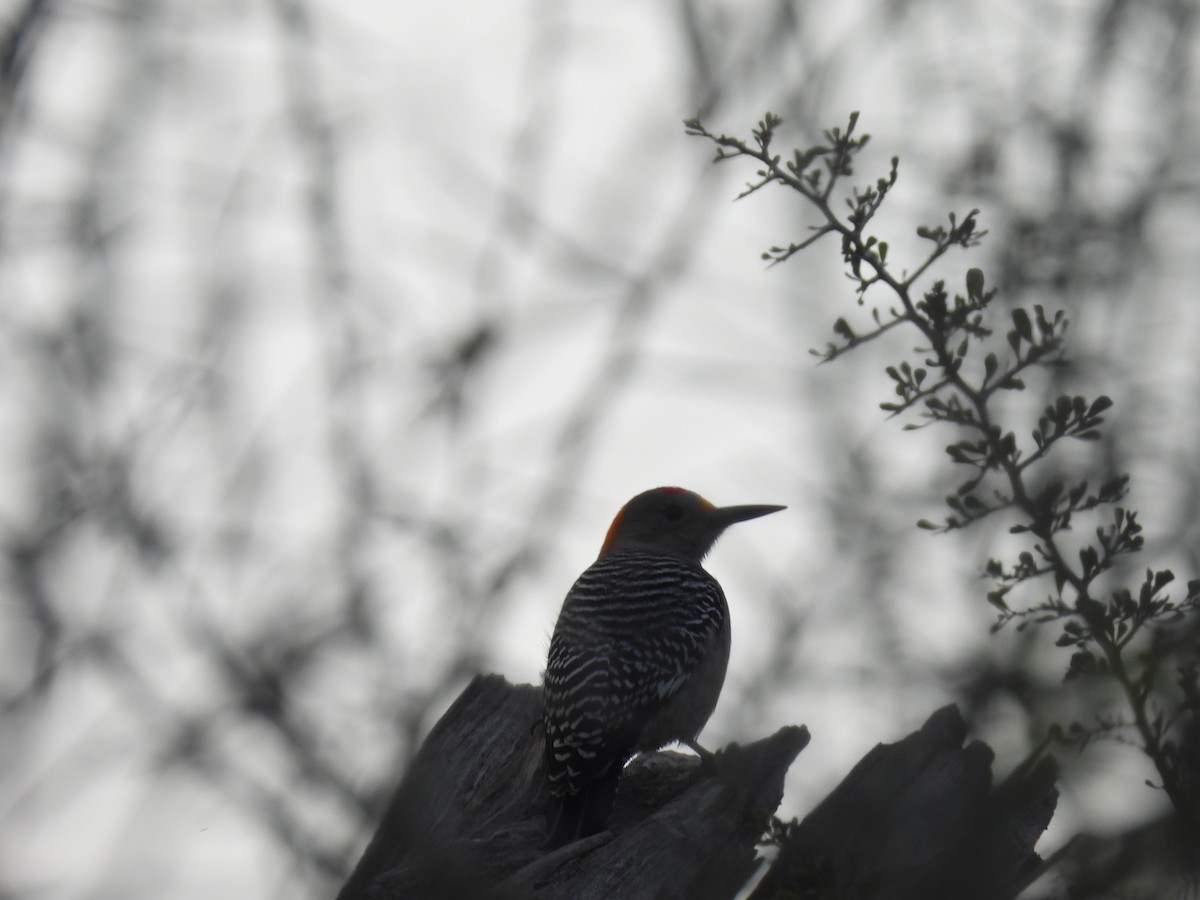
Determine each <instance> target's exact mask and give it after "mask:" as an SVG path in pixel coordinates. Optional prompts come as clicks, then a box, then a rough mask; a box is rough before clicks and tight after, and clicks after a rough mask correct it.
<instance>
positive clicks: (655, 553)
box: [542, 487, 784, 848]
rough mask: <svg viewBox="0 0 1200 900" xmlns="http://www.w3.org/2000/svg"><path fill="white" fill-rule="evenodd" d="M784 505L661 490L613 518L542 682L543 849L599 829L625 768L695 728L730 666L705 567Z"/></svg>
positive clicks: (573, 598) (719, 603)
mask: <svg viewBox="0 0 1200 900" xmlns="http://www.w3.org/2000/svg"><path fill="white" fill-rule="evenodd" d="M781 509H784V507H782V506H765V505H756V506H725V507H718V506H713V505H712V504H711V503H709V502H708V501H707V500H705V499H704V498H703V497H701V496H700V495H699V494H695V493H692V492H691V491H687V490H684V489H683V488H678V487H660V488H655V489H653V490H649V491H645V492H644V493H641V494H638V495H637V496H636V497H634V498H633V499H632V500H630V501H629V502H628V503H626V504H625V506H624V507H622V509H621V511H620V512H619V513H617V516H616V518H615V519H613V522H612V525H611V526H610V527H609V529H608V534H607V536H606V537H605V539H604V544H603V545H602V546H601V548H600V555H599V557H598V558H597V559H596V561H595V562H594V563H592V565H591V566H590V567H589V568H588V569H587V570H586V571H585V572H584V573H583V574H582V575H580V576H579V579H578V580H577V581H576V582H575V584H574V585H573V586H572V587H571V589H570V591H568V592H567V596H566V599H565V600H564V601H563V605H562V610H561V612H559V614H558V622H557V623H556V624H555V626H554V634H553V636H552V637H551V638H550V651H549V654H548V657H547V661H546V672H545V676H544V679H543V689H544V690H543V697H544V701H543V702H544V705H543V710H542V721H543V724H544V725H545V733H546V779H547V782H548V785H549V789H550V795H551V801H550V806H549V809H548V811H547V820H546V826H547V840H546V843H545V846H546V847H547V848H553V847H559V846H561V845H563V844H566V843H569V842H571V841H574V840H578V839H579V838H581V837H586V836H587V835H590V834H595V833H597V832H599V831H602V830H603V829H604V827H605V826H606V825H607V824H608V817H609V813H610V812H611V811H612V805H613V801H614V800H615V798H616V792H617V780H618V778H619V777H620V774H621V769H622V767H623V766H624V765H625V763H626V762H627V761H628V760H629V759H630V757H632V756H633V755H634V754H635V753H640V752H644V751H650V750H657V749H659V748H660V747H663V746H665V745H666V744H669V743H671V742H673V741H679V742H680V743H683V744H686V745H688V746H690V747H692V748H693V749H694V750H696V752H698V753H700V754H701V756H707V755H708V754H707V752H706V751H704V750H703V749H702V748H701V747H700V746H699V745H698V744H697V743H696V737H697V735H699V733H700V730H701V729H702V728H703V727H704V725H705V723H706V722H707V721H708V717H709V716H710V715H712V711H713V708H714V707H715V706H716V705H717V697H718V696H719V695H720V693H721V686H722V685H723V684H724V682H725V669H726V666H727V665H728V663H729V640H730V633H729V607H728V605H727V604H726V602H725V594H724V592H723V591H722V590H721V586H720V585H719V584H718V583H717V580H716V579H715V578H713V577H712V576H711V575H710V574H708V572H706V571H705V570H704V568H703V567H702V566H701V565H700V563H701V561H702V560H703V559H704V556H705V555H706V554H707V553H708V551H709V550H710V549H712V546H713V544H714V543H715V542H716V540H717V538H718V537H720V535H721V532H723V531H724V530H725V529H726V528H728V527H729V526H730V525H732V524H734V523H735V522H744V521H746V520H747V519H755V518H758V517H759V516H765V515H767V514H768V513H773V512H778V511H779V510H781Z"/></svg>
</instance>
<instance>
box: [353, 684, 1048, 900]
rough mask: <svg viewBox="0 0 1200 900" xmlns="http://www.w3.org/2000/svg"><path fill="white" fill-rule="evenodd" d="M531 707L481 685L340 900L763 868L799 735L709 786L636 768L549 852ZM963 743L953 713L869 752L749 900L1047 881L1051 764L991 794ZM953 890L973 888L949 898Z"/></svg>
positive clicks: (726, 894)
mask: <svg viewBox="0 0 1200 900" xmlns="http://www.w3.org/2000/svg"><path fill="white" fill-rule="evenodd" d="M540 708H541V691H540V689H539V688H537V687H534V686H532V685H511V684H509V683H508V682H506V681H505V680H504V679H502V678H500V677H498V676H494V675H493V676H480V677H477V678H476V679H475V680H474V681H473V682H472V683H471V684H470V685H469V686H468V687H467V688H466V690H464V691H463V693H462V695H461V696H460V697H459V698H458V700H457V701H455V703H454V705H453V706H452V707H451V708H450V709H449V710H448V711H447V712H446V714H445V715H444V716H443V717H442V719H441V721H439V722H438V724H437V726H436V727H435V728H434V729H433V731H432V732H430V734H429V737H428V738H427V739H426V741H425V743H424V744H423V745H422V747H421V750H420V751H419V752H418V754H417V756H416V758H415V759H414V761H413V763H412V765H411V767H410V768H409V771H408V772H407V773H406V775H405V777H404V779H403V781H402V782H401V783H400V786H399V788H397V790H396V793H395V795H394V796H393V797H392V800H391V802H390V803H389V805H388V807H387V810H386V812H385V814H384V816H383V820H382V822H381V824H380V826H379V829H378V830H377V832H376V833H375V836H374V837H373V838H372V840H371V843H370V845H369V846H368V847H367V850H366V852H365V853H364V854H363V857H362V859H361V860H360V862H359V864H358V866H357V867H356V869H355V871H354V874H353V875H352V876H351V877H350V879H349V881H348V882H347V883H346V885H345V886H344V887H343V889H342V891H341V892H340V894H339V895H338V900H368V898H369V900H399V898H414V900H426V898H428V900H435V898H436V900H443V898H460V897H463V898H495V900H501V898H520V900H528V898H537V900H557V898H561V900H568V898H569V900H592V898H595V900H601V898H603V900H609V898H629V900H640V898H645V900H650V898H664V900H665V898H681V900H682V898H689V900H691V898H695V900H728V898H732V897H733V896H734V895H735V894H736V893H737V892H738V890H739V889H741V888H742V887H744V886H745V885H746V883H747V882H748V880H749V879H750V878H751V877H752V876H754V875H755V873H756V870H757V869H758V868H759V867H761V866H762V865H764V862H763V860H762V858H761V857H760V856H759V854H758V849H757V847H758V842H759V839H760V837H761V835H762V833H763V830H764V827H765V825H766V822H767V819H768V817H769V816H770V814H771V813H773V812H774V811H775V809H776V808H777V807H778V805H779V802H780V800H781V799H782V796H783V781H784V776H785V774H786V773H787V770H788V767H789V766H790V765H791V763H792V761H793V760H794V759H795V758H796V756H797V755H798V754H799V753H800V751H801V750H802V749H804V747H805V745H806V744H807V743H808V731H807V730H806V729H805V728H803V727H786V728H782V729H780V730H779V731H778V732H776V733H775V734H774V735H772V736H770V737H768V738H764V739H762V740H760V741H756V742H755V743H753V744H749V745H747V746H744V747H740V746H737V745H731V746H730V747H728V748H726V749H724V750H723V751H721V753H720V754H719V756H718V761H717V763H716V765H715V766H713V767H711V770H709V769H706V768H704V767H702V766H701V765H700V761H699V760H698V759H697V758H695V757H693V756H688V755H683V754H680V753H673V752H659V753H650V754H645V755H643V756H641V757H639V758H637V759H635V760H634V761H633V762H632V763H631V764H630V765H629V767H628V768H627V769H626V771H625V772H624V773H623V775H622V778H621V786H620V790H619V792H618V796H617V805H616V809H615V811H614V813H613V818H612V822H611V823H610V828H609V830H608V831H607V832H605V833H602V834H598V835H595V836H593V837H590V838H586V839H584V840H582V841H578V842H576V843H574V844H569V845H567V846H565V847H561V848H559V849H558V850H555V851H553V852H547V851H544V850H542V849H541V846H540V845H541V843H542V841H543V839H544V836H545V835H544V832H545V808H546V801H547V797H546V791H545V785H544V778H543V773H542V739H543V738H542V733H541V726H540V721H539V720H540ZM964 737H965V727H964V726H963V724H962V718H961V716H959V714H958V712H957V710H956V709H954V708H953V707H947V708H945V709H942V710H939V711H938V712H937V713H935V714H934V715H933V716H932V717H931V718H930V720H929V721H928V722H927V723H926V725H925V726H924V727H923V728H922V729H921V730H920V731H918V732H915V733H914V734H912V735H909V736H908V737H907V738H905V739H904V740H902V741H900V742H899V743H897V744H893V745H880V746H878V747H876V748H875V749H874V750H873V751H871V753H870V754H868V755H867V757H866V758H864V759H863V761H862V762H860V763H859V764H858V766H856V767H855V768H854V770H853V771H852V772H851V773H850V775H849V776H847V778H846V780H845V781H844V782H843V783H842V784H841V785H840V786H839V787H838V788H837V789H836V790H835V791H834V792H833V793H832V794H830V796H829V797H828V798H827V799H826V800H825V801H824V802H823V803H821V804H820V805H819V806H818V807H817V808H816V809H814V810H813V811H812V813H811V814H810V815H809V816H808V817H807V818H805V820H804V821H803V822H802V823H800V825H799V826H798V827H796V828H795V829H793V833H792V835H791V836H790V838H789V840H788V841H787V842H786V845H785V846H784V847H783V849H782V850H781V851H780V853H779V855H778V858H777V860H776V861H775V862H774V864H773V865H772V866H771V868H770V869H769V871H768V872H767V873H766V875H765V877H764V878H763V879H762V881H761V882H760V884H759V885H758V887H757V888H756V889H755V891H754V894H753V896H754V898H756V900H765V898H772V897H781V896H788V897H809V896H811V897H822V898H824V897H830V898H833V897H846V898H849V897H855V898H860V900H866V898H871V900H893V898H908V897H912V898H916V897H922V898H928V897H939V896H960V895H961V896H972V897H986V898H996V900H999V898H1002V897H1012V896H1015V894H1016V893H1017V892H1018V891H1019V890H1020V889H1021V887H1023V886H1024V885H1026V884H1028V883H1029V882H1030V881H1031V880H1032V878H1033V877H1035V876H1036V874H1037V872H1038V871H1039V869H1040V866H1041V860H1040V858H1039V857H1038V856H1037V854H1036V853H1034V851H1033V844H1034V843H1035V842H1036V840H1037V837H1038V835H1040V834H1041V832H1042V830H1043V829H1044V828H1045V826H1046V824H1047V823H1048V822H1049V819H1050V815H1051V814H1052V812H1053V809H1054V802H1055V798H1056V796H1057V795H1056V792H1055V790H1054V786H1053V778H1054V773H1053V764H1052V762H1049V761H1046V762H1045V763H1044V764H1042V765H1039V766H1035V767H1033V768H1032V769H1031V770H1030V771H1028V772H1018V773H1016V775H1014V777H1013V778H1011V779H1009V781H1008V782H1006V783H1005V785H1003V786H1001V788H999V789H998V790H995V791H993V790H992V789H991V771H990V769H991V751H990V750H989V749H988V748H987V747H986V746H985V745H982V744H978V743H974V744H970V745H968V746H967V747H963V746H962V742H963V738H964ZM984 878H986V879H987V880H986V882H981V881H980V880H978V879H984ZM964 879H976V880H973V881H970V880H968V881H964ZM963 884H970V885H971V888H972V890H971V891H970V892H969V893H966V894H959V893H943V891H947V890H948V891H960V890H961V886H962V885H963Z"/></svg>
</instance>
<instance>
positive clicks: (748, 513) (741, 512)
mask: <svg viewBox="0 0 1200 900" xmlns="http://www.w3.org/2000/svg"><path fill="white" fill-rule="evenodd" d="M781 509H787V507H786V506H772V505H769V504H765V503H752V504H749V505H746V506H718V507H717V508H716V509H715V510H713V513H712V517H713V520H714V521H715V522H716V523H717V524H719V525H720V526H721V527H722V528H728V527H729V526H730V525H733V524H734V523H735V522H745V521H747V520H748V519H757V518H758V517H759V516H769V515H770V514H771V513H777V512H779V511H780V510H781Z"/></svg>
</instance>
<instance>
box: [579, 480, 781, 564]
mask: <svg viewBox="0 0 1200 900" xmlns="http://www.w3.org/2000/svg"><path fill="white" fill-rule="evenodd" d="M781 509H786V507H783V506H770V505H762V504H760V505H750V506H713V505H712V504H711V503H709V502H708V501H707V500H705V499H704V498H703V497H701V496H700V495H699V494H696V493H693V492H692V491H687V490H684V489H683V488H679V487H660V488H654V489H653V490H649V491H644V492H643V493H641V494H638V495H637V496H636V497H634V498H633V499H632V500H630V501H629V502H628V503H626V504H625V505H624V506H623V507H621V511H620V512H619V513H617V517H616V518H615V519H613V523H612V525H610V526H609V529H608V535H607V536H606V537H605V538H604V545H603V546H602V547H601V548H600V555H601V556H604V555H605V554H606V553H611V552H613V551H614V550H624V549H649V550H660V551H662V552H666V553H673V554H676V555H679V556H684V557H687V558H688V559H692V560H695V561H696V562H700V560H702V559H703V558H704V556H705V554H707V553H708V551H709V550H711V549H712V546H713V544H715V543H716V541H717V538H719V537H720V536H721V532H723V531H724V530H725V529H726V528H728V527H729V526H730V525H732V524H734V523H735V522H745V521H746V520H747V519H757V518H758V517H759V516H765V515H767V514H769V513H773V512H779V510H781Z"/></svg>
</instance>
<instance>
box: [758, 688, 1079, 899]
mask: <svg viewBox="0 0 1200 900" xmlns="http://www.w3.org/2000/svg"><path fill="white" fill-rule="evenodd" d="M966 733H967V729H966V725H965V724H964V722H963V719H962V715H961V714H960V713H959V711H958V709H957V708H955V707H953V706H947V707H944V708H942V709H939V710H938V711H937V712H935V713H934V714H933V715H932V716H930V717H929V720H928V721H927V722H926V723H925V724H924V725H923V726H922V727H921V729H920V730H919V731H916V732H913V733H912V734H910V735H909V736H908V737H906V738H904V739H903V740H901V741H898V742H897V743H895V744H880V745H878V746H876V747H875V749H873V750H872V751H871V752H870V753H868V754H867V755H866V756H865V757H864V758H863V759H862V761H861V762H859V763H858V765H856V766H855V767H854V769H853V770H851V772H850V774H849V775H847V776H846V778H845V779H844V780H843V781H842V783H841V784H840V785H838V787H837V788H835V789H834V791H833V793H831V794H830V795H829V796H828V797H827V798H826V799H825V800H824V801H822V802H821V803H820V804H819V805H818V806H817V808H816V809H814V810H813V811H812V812H811V813H809V815H808V816H807V817H805V819H804V820H803V821H802V822H801V823H800V825H799V826H798V827H797V828H795V830H794V832H793V834H792V835H791V836H790V838H789V839H788V840H787V841H786V843H785V846H784V848H783V849H782V851H781V852H780V855H779V858H778V859H777V860H776V862H775V863H774V864H773V865H772V867H771V870H770V871H769V872H768V873H767V875H766V876H765V877H764V878H763V879H762V881H761V882H760V883H759V885H758V887H757V889H756V890H755V891H754V893H753V894H752V895H751V897H752V900H771V898H784V897H787V898H792V897H822V898H826V897H828V898H834V897H838V898H840V897H846V898H849V897H854V898H858V900H918V898H921V900H924V898H929V897H948V898H957V897H962V898H971V900H1007V898H1012V897H1015V896H1016V895H1017V894H1018V893H1019V892H1020V891H1021V890H1022V889H1023V888H1024V887H1026V886H1027V885H1028V884H1029V883H1030V882H1031V881H1032V880H1033V879H1034V878H1035V877H1037V875H1038V874H1039V873H1040V871H1041V869H1042V860H1041V858H1040V857H1039V856H1038V855H1037V854H1036V853H1035V852H1034V850H1033V847H1034V844H1035V843H1036V842H1037V839H1038V837H1039V836H1040V835H1041V833H1042V832H1043V831H1044V830H1045V828H1046V826H1047V825H1048V824H1049V823H1050V817H1051V816H1052V815H1053V813H1054V807H1055V803H1056V802H1057V798H1058V791H1057V790H1056V789H1055V787H1054V780H1055V774H1056V766H1055V764H1054V761H1053V759H1051V758H1049V757H1044V758H1042V759H1040V760H1037V761H1032V762H1030V763H1028V764H1026V765H1023V766H1021V767H1019V768H1018V769H1017V770H1016V771H1015V772H1014V773H1013V774H1012V775H1011V776H1010V777H1009V778H1008V779H1007V780H1006V781H1005V782H1004V784H1002V785H1001V786H1000V787H999V788H997V789H996V790H993V789H992V772H991V764H992V751H991V749H990V748H989V747H988V746H987V745H986V744H983V743H980V742H978V741H976V742H972V743H970V744H967V745H966V746H963V741H964V739H965V738H966Z"/></svg>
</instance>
